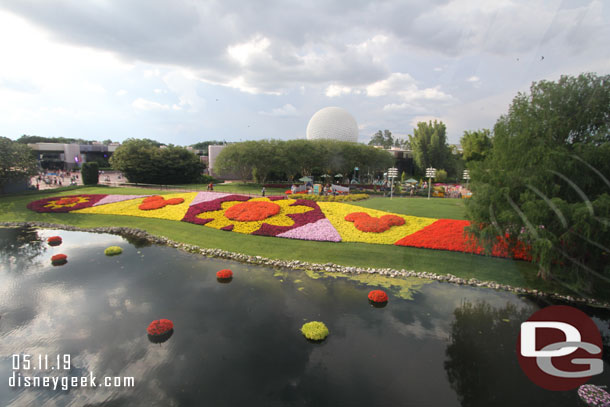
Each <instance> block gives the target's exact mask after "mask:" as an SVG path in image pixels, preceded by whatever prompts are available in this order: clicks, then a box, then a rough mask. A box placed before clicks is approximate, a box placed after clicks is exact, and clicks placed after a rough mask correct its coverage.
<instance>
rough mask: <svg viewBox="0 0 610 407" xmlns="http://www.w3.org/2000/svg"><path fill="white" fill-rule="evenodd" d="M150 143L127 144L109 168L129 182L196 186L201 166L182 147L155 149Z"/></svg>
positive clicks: (113, 159) (154, 143)
mask: <svg viewBox="0 0 610 407" xmlns="http://www.w3.org/2000/svg"><path fill="white" fill-rule="evenodd" d="M156 144H158V143H157V142H155V141H153V140H148V139H144V140H139V139H128V140H126V141H125V142H124V143H123V144H122V145H121V146H120V147H119V148H117V150H116V151H115V152H114V154H113V155H112V157H110V164H111V165H112V167H113V168H114V169H115V170H118V171H121V172H122V173H123V174H124V175H125V177H127V179H128V180H129V181H130V182H139V183H145V184H188V183H193V182H197V181H198V179H199V177H200V176H201V172H202V171H203V169H204V166H203V164H202V163H201V161H200V160H199V157H197V156H196V155H195V154H193V153H192V152H190V151H188V150H187V149H186V148H184V147H177V146H173V145H169V146H167V147H165V148H160V147H159V146H157V145H156Z"/></svg>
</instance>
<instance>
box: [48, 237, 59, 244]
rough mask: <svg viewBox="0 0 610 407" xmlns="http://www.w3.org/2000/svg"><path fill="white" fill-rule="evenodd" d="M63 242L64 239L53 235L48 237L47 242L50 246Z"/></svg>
mask: <svg viewBox="0 0 610 407" xmlns="http://www.w3.org/2000/svg"><path fill="white" fill-rule="evenodd" d="M61 242H62V240H61V237H59V236H51V237H50V238H48V239H47V243H48V244H49V246H59V245H60V244H61Z"/></svg>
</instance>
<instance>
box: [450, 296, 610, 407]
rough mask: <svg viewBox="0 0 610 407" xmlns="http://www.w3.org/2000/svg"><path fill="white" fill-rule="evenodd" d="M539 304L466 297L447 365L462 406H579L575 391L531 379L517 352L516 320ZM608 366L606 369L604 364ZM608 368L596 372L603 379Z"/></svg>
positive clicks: (458, 312)
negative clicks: (496, 302) (554, 388)
mask: <svg viewBox="0 0 610 407" xmlns="http://www.w3.org/2000/svg"><path fill="white" fill-rule="evenodd" d="M536 309H537V308H536V307H535V306H534V304H533V303H530V305H529V306H522V307H517V306H515V305H514V304H510V303H509V304H506V305H505V306H502V307H493V306H491V305H490V304H489V303H486V302H484V301H483V302H475V303H473V302H469V301H466V302H464V303H463V304H462V305H461V306H459V307H457V308H456V309H455V311H454V318H455V319H454V321H453V323H452V324H451V340H450V343H449V345H448V346H447V349H446V351H445V353H446V356H447V359H446V361H445V369H446V371H447V377H448V379H449V382H450V383H451V387H452V388H453V389H454V390H455V391H456V393H457V394H458V397H459V399H460V402H461V405H462V406H463V407H475V406H481V407H483V406H518V405H532V406H533V405H578V397H577V395H576V392H575V391H573V392H551V391H546V390H543V389H541V388H539V387H537V386H535V385H534V384H533V383H531V382H530V381H529V379H528V378H527V377H526V376H525V375H524V374H523V373H522V371H521V368H520V367H519V363H518V361H517V354H516V352H517V351H516V342H517V336H518V335H519V328H520V324H521V323H522V322H524V321H526V320H527V319H528V318H529V316H530V315H531V314H532V313H534V311H535V310H536ZM606 370H607V369H606ZM609 378H610V375H609V374H608V372H606V373H605V374H604V375H601V376H596V377H595V378H594V379H593V380H594V381H595V382H597V383H604V382H607V381H608V379H609Z"/></svg>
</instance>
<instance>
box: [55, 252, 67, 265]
mask: <svg viewBox="0 0 610 407" xmlns="http://www.w3.org/2000/svg"><path fill="white" fill-rule="evenodd" d="M67 262H68V256H66V255H65V254H56V255H55V256H53V257H51V264H52V265H54V266H63V265H64V264H66V263H67Z"/></svg>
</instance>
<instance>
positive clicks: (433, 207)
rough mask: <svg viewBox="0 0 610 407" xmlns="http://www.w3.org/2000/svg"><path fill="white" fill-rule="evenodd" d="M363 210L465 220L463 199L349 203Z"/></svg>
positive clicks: (388, 199)
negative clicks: (363, 208) (369, 209)
mask: <svg viewBox="0 0 610 407" xmlns="http://www.w3.org/2000/svg"><path fill="white" fill-rule="evenodd" d="M350 204H352V205H358V206H362V207H365V208H371V209H379V210H382V211H387V212H393V213H401V214H403V215H412V216H424V217H430V218H443V219H466V217H465V212H464V200H463V199H449V198H430V199H427V198H419V197H418V198H392V199H390V198H381V197H375V198H369V199H367V200H364V201H357V202H350Z"/></svg>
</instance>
